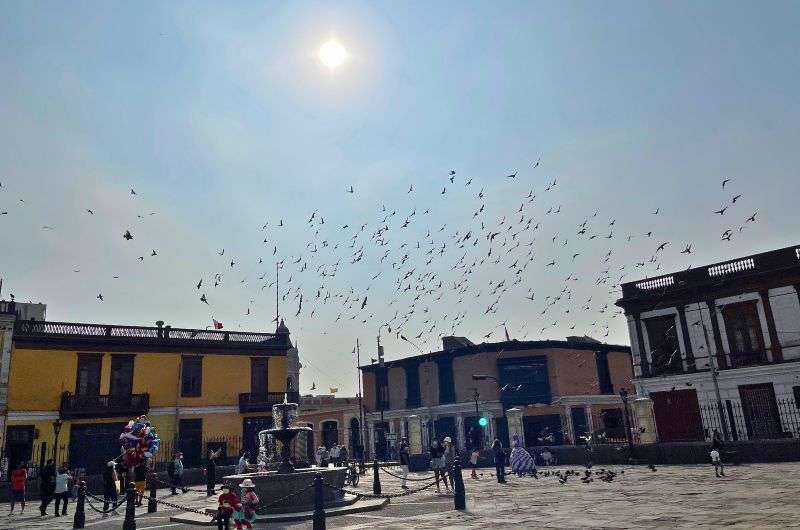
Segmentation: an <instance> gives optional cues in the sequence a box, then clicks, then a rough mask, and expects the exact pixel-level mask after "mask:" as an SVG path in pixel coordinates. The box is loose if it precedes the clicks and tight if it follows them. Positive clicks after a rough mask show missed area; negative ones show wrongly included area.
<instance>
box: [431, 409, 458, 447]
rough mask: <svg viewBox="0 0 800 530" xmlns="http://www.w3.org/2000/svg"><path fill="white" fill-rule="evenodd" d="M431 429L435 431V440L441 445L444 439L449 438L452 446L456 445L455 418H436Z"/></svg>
mask: <svg viewBox="0 0 800 530" xmlns="http://www.w3.org/2000/svg"><path fill="white" fill-rule="evenodd" d="M433 428H434V429H435V430H436V439H437V440H438V441H439V443H440V444H441V443H442V442H443V441H444V439H445V438H446V437H448V436H449V437H450V439H451V440H452V441H453V445H455V444H456V440H457V436H456V418H455V416H444V417H441V418H438V419H437V420H436V422H435V423H434V426H433Z"/></svg>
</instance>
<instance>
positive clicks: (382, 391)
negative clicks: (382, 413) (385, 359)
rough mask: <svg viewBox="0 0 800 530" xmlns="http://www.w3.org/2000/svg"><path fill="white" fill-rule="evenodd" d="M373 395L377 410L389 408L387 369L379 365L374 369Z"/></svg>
mask: <svg viewBox="0 0 800 530" xmlns="http://www.w3.org/2000/svg"><path fill="white" fill-rule="evenodd" d="M375 395H376V396H377V402H376V405H377V407H378V410H388V409H389V370H388V369H386V367H382V366H379V367H378V369H377V370H376V371H375Z"/></svg>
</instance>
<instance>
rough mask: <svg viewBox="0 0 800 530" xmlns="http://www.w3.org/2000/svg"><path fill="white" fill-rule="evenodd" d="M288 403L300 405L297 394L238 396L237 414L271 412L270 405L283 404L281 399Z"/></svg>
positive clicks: (280, 393) (270, 393) (271, 393)
mask: <svg viewBox="0 0 800 530" xmlns="http://www.w3.org/2000/svg"><path fill="white" fill-rule="evenodd" d="M284 396H286V400H287V401H288V402H289V403H298V404H299V403H300V393H299V392H286V393H284V392H265V393H250V392H247V393H243V394H239V412H241V413H245V412H272V405H277V404H278V403H283V397H284Z"/></svg>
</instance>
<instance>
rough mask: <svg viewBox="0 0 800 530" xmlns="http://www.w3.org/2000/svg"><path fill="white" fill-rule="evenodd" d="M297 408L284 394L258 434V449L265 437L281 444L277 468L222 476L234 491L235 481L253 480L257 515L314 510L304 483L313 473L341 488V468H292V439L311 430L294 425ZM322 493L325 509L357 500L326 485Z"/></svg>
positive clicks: (310, 492)
mask: <svg viewBox="0 0 800 530" xmlns="http://www.w3.org/2000/svg"><path fill="white" fill-rule="evenodd" d="M297 409H298V405H297V403H287V402H286V398H285V397H284V400H283V403H280V404H277V405H273V406H272V418H273V424H274V425H275V428H272V429H267V430H264V431H261V432H260V433H258V437H259V441H260V443H261V446H262V448H263V447H264V446H265V445H266V440H267V439H268V438H274V439H275V440H277V441H279V442H280V443H281V451H280V457H281V462H280V464H279V465H278V469H277V471H259V472H256V473H242V474H240V475H228V476H226V477H224V478H223V480H224V481H225V483H227V484H230V485H232V486H233V487H234V489H235V490H238V485H239V483H241V482H242V481H243V480H244V479H246V478H249V479H250V480H252V481H253V482H254V483H255V485H256V493H257V494H258V496H259V498H260V499H261V505H262V506H265V508H264V509H262V510H259V511H258V512H257V515H266V514H283V513H291V512H306V511H312V510H313V509H314V488H313V487H307V486H309V485H310V484H311V483H312V482H313V480H314V477H315V476H316V474H317V473H322V478H323V480H324V481H325V482H326V483H328V484H330V485H332V486H336V487H338V488H342V487H344V480H345V477H346V475H347V468H345V467H335V468H319V467H316V466H312V467H309V468H302V469H300V468H298V469H295V466H294V464H293V463H292V459H291V458H292V453H291V445H292V442H293V441H294V439H295V437H296V436H297V434H298V433H301V432H309V431H311V429H310V428H309V427H305V426H298V425H296V424H295V423H296V421H297ZM294 492H298V493H297V494H296V495H291V496H290V497H289V498H287V499H284V500H282V501H281V502H280V503H279V504H278V505H277V506H271V505H272V504H273V503H274V502H275V501H276V500H278V499H282V498H283V497H286V496H287V495H290V494H292V493H294ZM323 494H324V503H325V507H326V508H328V507H331V508H332V507H335V506H343V505H348V504H352V503H354V502H355V501H357V500H358V497H356V496H355V495H345V494H344V493H342V492H341V491H337V490H333V489H330V488H323Z"/></svg>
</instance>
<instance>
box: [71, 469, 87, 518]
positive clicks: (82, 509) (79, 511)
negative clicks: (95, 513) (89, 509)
mask: <svg viewBox="0 0 800 530" xmlns="http://www.w3.org/2000/svg"><path fill="white" fill-rule="evenodd" d="M84 526H86V482H84V481H82V480H81V482H80V483H79V484H78V503H77V504H76V505H75V517H73V518H72V528H83V527H84Z"/></svg>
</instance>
